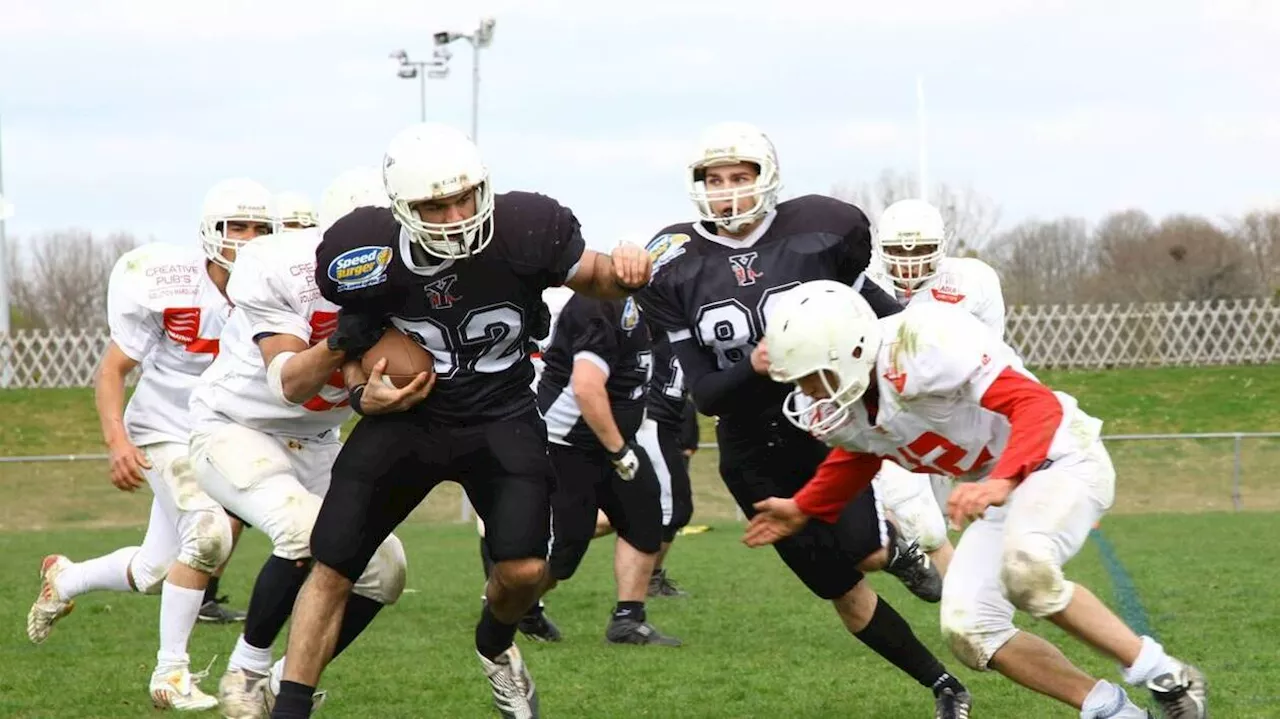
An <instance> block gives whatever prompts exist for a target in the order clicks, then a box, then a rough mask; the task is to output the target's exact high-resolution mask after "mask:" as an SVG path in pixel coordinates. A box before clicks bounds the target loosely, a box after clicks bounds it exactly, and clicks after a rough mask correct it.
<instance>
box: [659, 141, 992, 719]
mask: <svg viewBox="0 0 1280 719" xmlns="http://www.w3.org/2000/svg"><path fill="white" fill-rule="evenodd" d="M687 183H688V188H689V194H690V198H691V199H692V200H693V202H694V205H695V206H696V207H697V209H698V216H699V220H698V221H697V222H693V223H687V222H686V223H682V224H678V225H672V226H670V227H668V228H666V229H665V230H663V231H662V232H661V233H660V234H659V235H658V236H657V237H656V238H654V240H653V241H652V242H651V243H650V245H649V250H650V251H651V252H652V253H653V255H654V257H656V259H655V260H654V267H655V270H654V278H653V281H652V283H651V284H650V285H649V287H648V288H646V289H645V290H644V291H642V292H641V293H640V296H639V298H640V301H641V304H642V305H643V306H644V311H645V313H646V317H647V318H648V319H649V320H650V321H652V322H653V323H654V324H655V325H656V326H657V327H658V328H659V329H660V330H663V331H665V332H666V333H667V337H668V339H669V340H670V342H671V345H672V349H673V350H674V352H675V356H676V358H677V359H679V361H680V367H681V368H682V369H683V371H684V375H685V382H686V383H687V385H688V387H689V391H690V393H691V394H692V396H693V399H694V402H695V403H696V404H697V406H698V411H699V412H701V413H702V414H706V415H713V416H717V417H718V418H719V421H718V423H717V425H716V438H717V440H718V444H719V447H720V475H721V478H722V479H723V480H724V483H725V486H726V487H727V488H728V489H729V492H730V493H731V494H732V495H733V497H734V499H735V500H736V501H737V503H738V506H739V507H741V509H742V511H743V512H745V513H746V515H747V516H748V517H750V516H751V515H753V514H755V511H756V510H755V509H754V505H755V503H756V502H758V501H760V500H762V499H764V498H766V497H769V496H790V495H791V494H792V493H794V492H795V491H796V490H798V489H799V488H800V487H801V486H803V485H804V482H805V481H806V480H808V479H809V477H811V476H812V475H813V471H814V470H815V469H816V468H817V467H818V465H819V464H820V463H821V462H822V460H823V459H824V458H825V457H826V455H827V448H826V446H824V445H823V444H822V443H821V442H819V441H817V440H815V439H814V438H813V437H810V436H809V435H808V434H805V433H804V432H801V431H799V430H797V429H795V428H794V427H792V426H791V424H790V423H788V422H787V421H786V419H785V418H783V416H782V412H781V410H780V408H779V402H780V400H781V398H782V397H783V396H784V395H785V388H784V387H781V386H779V385H777V384H774V383H773V382H771V381H770V380H769V378H768V376H767V375H766V374H765V372H766V370H767V367H768V356H769V355H768V349H767V347H766V344H764V343H761V342H760V340H761V339H762V337H763V336H764V331H765V329H766V328H767V327H769V326H770V325H771V323H772V319H771V317H770V315H771V314H772V311H773V307H774V305H775V304H776V302H777V300H778V298H779V297H780V296H781V294H782V293H783V292H784V291H786V290H788V289H791V288H793V287H795V286H796V285H798V284H800V283H801V282H806V281H809V280H815V279H833V280H837V281H840V282H843V283H845V284H848V285H856V286H857V287H858V288H859V290H860V291H861V292H863V293H865V294H866V295H867V296H868V298H869V300H870V301H871V302H872V303H873V304H874V305H875V307H876V310H877V312H878V313H880V314H890V313H893V312H897V311H900V310H901V309H902V308H901V306H900V305H899V304H898V303H897V302H896V301H894V299H893V298H892V297H891V296H889V295H887V294H886V293H885V292H884V291H882V290H880V289H879V288H878V287H877V286H876V285H875V283H873V282H868V281H867V280H866V275H865V274H864V273H865V271H866V270H867V265H868V263H869V261H870V259H871V229H870V225H869V223H868V221H867V218H866V215H864V214H863V213H862V211H861V210H859V209H858V208H857V207H854V206H853V205H850V204H847V203H844V202H841V201H839V200H835V199H832V198H829V197H823V196H819V195H807V196H804V197H799V198H796V199H793V200H788V201H786V202H782V203H779V202H778V191H779V187H780V184H781V178H780V176H779V171H778V158H777V156H776V154H775V152H774V148H773V143H772V142H770V140H769V139H768V137H766V136H765V135H764V134H763V133H762V132H760V130H758V129H756V128H755V127H753V126H751V125H747V124H745V123H724V124H720V125H715V126H713V127H711V128H710V129H708V130H707V131H706V133H705V134H704V135H703V137H702V140H701V143H700V145H699V147H698V150H697V152H696V154H695V155H694V158H693V161H692V162H691V163H690V164H689V167H688V174H687ZM776 549H777V551H778V554H779V556H780V557H781V558H782V560H783V561H784V562H786V564H787V566H788V567H789V568H790V569H791V571H792V572H793V573H795V575H796V576H797V577H799V579H800V580H801V581H802V582H804V584H805V586H807V587H808V588H809V590H810V591H812V592H813V593H814V594H816V595H817V596H819V597H821V598H823V599H826V600H828V601H830V602H832V604H833V606H834V608H835V610H836V612H837V613H838V614H839V615H840V618H841V620H842V621H843V622H844V625H845V627H846V628H847V629H848V630H849V632H850V633H852V634H853V635H854V636H855V637H857V638H858V639H859V640H860V641H862V642H863V643H864V644H866V645H867V646H868V647H870V648H871V649H872V650H874V651H875V652H876V653H878V654H880V655H881V656H883V657H884V658H885V659H887V660H889V661H890V662H892V663H893V664H894V665H895V666H897V667H898V668H899V669H901V670H902V671H903V672H905V673H907V674H908V675H909V676H911V677H912V678H913V679H915V680H916V681H917V682H919V683H920V684H921V685H923V686H924V687H926V688H928V689H930V690H931V691H932V692H933V694H934V698H935V702H934V703H935V706H936V707H937V710H938V712H939V714H938V715H939V716H941V717H953V716H963V715H964V712H966V711H967V707H968V702H969V695H968V693H967V692H966V691H965V690H964V687H963V686H962V685H961V684H960V682H959V681H958V680H957V679H956V678H955V677H953V676H952V675H950V674H949V673H948V672H947V671H946V669H945V668H944V667H943V666H942V664H941V662H939V661H938V660H937V659H936V658H935V657H934V656H933V655H932V654H931V653H930V652H929V650H928V649H927V648H926V647H925V646H924V644H922V643H921V642H920V641H919V639H917V638H916V636H915V634H914V633H913V632H912V631H911V627H910V626H909V625H908V624H907V622H906V620H904V619H903V618H902V616H901V615H899V614H898V613H897V612H896V611H895V610H894V609H893V608H892V607H891V606H890V605H889V603H888V602H886V601H884V599H882V598H879V597H877V595H876V593H875V591H874V590H872V589H871V588H870V587H869V586H868V583H867V582H864V581H863V573H864V572H867V571H874V570H880V569H883V570H886V571H888V572H890V573H893V574H894V575H895V576H897V577H898V578H899V579H901V580H902V581H903V583H904V584H905V585H906V586H907V587H908V589H910V590H911V591H912V592H913V593H915V594H916V595H917V596H920V597H922V598H924V599H926V600H927V601H934V602H936V601H938V599H939V597H940V596H941V585H942V580H941V577H940V576H939V575H938V572H937V570H936V568H934V567H933V565H932V563H931V562H930V560H929V558H928V557H927V556H926V555H924V554H923V553H921V552H920V551H919V549H918V547H916V546H915V545H912V544H909V543H908V542H907V541H906V540H905V539H903V537H902V536H901V535H900V533H899V532H898V531H897V529H896V528H895V527H894V526H893V525H892V524H891V523H888V522H886V521H885V520H884V517H883V516H882V515H881V511H880V505H879V502H878V500H877V499H876V496H875V493H874V491H869V492H866V493H864V494H863V495H862V496H861V497H860V498H859V499H858V500H857V501H855V502H854V503H853V504H852V505H850V507H849V509H848V511H846V512H845V513H844V515H843V516H842V517H841V518H840V521H839V522H838V523H836V524H834V525H827V524H822V525H819V524H816V523H815V524H813V525H810V526H809V527H807V528H806V529H805V530H804V531H803V532H801V533H800V534H798V535H797V536H795V537H791V538H788V539H787V540H786V541H783V542H780V543H779V544H778V545H776Z"/></svg>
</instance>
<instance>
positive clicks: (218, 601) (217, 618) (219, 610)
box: [196, 595, 246, 624]
mask: <svg viewBox="0 0 1280 719" xmlns="http://www.w3.org/2000/svg"><path fill="white" fill-rule="evenodd" d="M226 603H227V597H226V596H225V595H224V596H221V597H217V598H215V599H210V600H209V601H207V602H205V603H204V604H202V605H201V606H200V614H198V615H196V618H197V619H199V620H200V621H202V622H205V623H208V624H235V623H236V622H243V621H244V618H245V616H246V615H245V613H244V612H242V611H240V610H238V609H231V608H229V607H227V604H226Z"/></svg>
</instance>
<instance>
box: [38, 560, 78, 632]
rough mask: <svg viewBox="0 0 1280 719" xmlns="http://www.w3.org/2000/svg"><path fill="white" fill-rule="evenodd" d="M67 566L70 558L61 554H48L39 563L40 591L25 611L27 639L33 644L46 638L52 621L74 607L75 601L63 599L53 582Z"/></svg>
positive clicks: (65, 614)
mask: <svg viewBox="0 0 1280 719" xmlns="http://www.w3.org/2000/svg"><path fill="white" fill-rule="evenodd" d="M69 566H71V560H70V559H67V558H66V557H64V556H62V555H61V554H50V555H49V556H47V557H45V558H44V561H42V562H41V563H40V593H39V594H38V595H36V601H35V603H34V604H32V605H31V610H30V611H28V612H27V639H30V640H31V641H32V642H33V643H35V644H40V643H42V642H43V641H44V640H46V639H48V638H49V632H51V631H53V624H54V622H56V621H58V620H59V619H61V618H63V617H65V616H67V615H68V614H70V613H71V610H73V609H75V608H76V603H75V601H74V600H71V599H63V598H62V596H61V595H60V594H58V588H57V586H56V585H55V584H54V582H55V581H56V580H57V578H58V575H59V574H61V573H62V570H64V569H66V568H67V567H69Z"/></svg>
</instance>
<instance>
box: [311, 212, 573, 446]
mask: <svg viewBox="0 0 1280 719" xmlns="http://www.w3.org/2000/svg"><path fill="white" fill-rule="evenodd" d="M493 222H494V230H493V239H492V241H491V242H490V243H489V245H488V247H486V248H484V250H482V251H481V252H480V253H479V254H477V255H474V256H472V257H469V258H466V259H462V260H445V261H440V260H438V259H437V258H431V257H429V256H427V255H426V254H425V253H424V252H423V251H422V250H421V248H419V247H418V246H417V245H416V244H415V243H413V242H412V241H411V240H410V238H409V235H408V233H407V232H404V231H402V229H401V227H400V223H399V222H397V221H396V219H395V217H394V216H393V215H392V213H391V210H389V209H386V208H379V207H363V208H360V209H357V210H355V211H354V212H352V213H351V214H349V215H346V216H345V217H343V218H342V219H340V220H338V221H337V222H336V223H334V224H333V226H332V227H330V228H329V229H328V230H326V231H325V233H324V239H323V241H322V242H321V243H320V245H319V247H317V248H316V284H317V285H318V286H319V288H320V292H321V294H323V295H324V297H325V299H327V300H329V301H331V302H334V303H335V304H338V305H340V306H341V307H343V308H344V309H349V310H353V311H359V312H368V313H375V314H382V315H385V316H389V317H390V319H391V322H392V323H393V324H394V325H395V326H396V327H397V328H399V329H400V330H401V331H402V332H404V333H405V334H407V335H409V336H410V337H412V338H413V339H414V341H416V342H417V343H418V344H419V345H421V346H422V347H424V348H426V349H427V350H428V351H429V352H431V354H432V356H433V357H434V359H435V370H436V373H437V379H436V384H435V388H434V389H432V391H431V394H430V395H428V396H427V399H426V400H424V401H423V402H422V403H420V404H419V405H417V406H416V407H414V408H413V410H411V411H413V412H416V413H421V414H423V415H424V417H425V418H426V419H427V421H432V422H440V423H442V424H449V425H469V424H480V423H484V422H490V421H495V420H500V419H505V418H509V417H513V416H515V415H518V414H520V413H522V412H527V411H531V410H532V409H533V408H534V406H535V397H534V394H533V391H532V390H531V389H530V383H532V381H533V365H532V364H531V363H530V361H529V351H530V348H531V347H533V346H534V343H533V342H532V339H533V338H532V336H531V333H532V332H533V331H535V327H534V325H536V324H537V323H538V318H537V315H538V314H539V312H540V311H541V305H542V291H543V290H545V289H546V288H547V287H552V286H557V285H561V284H563V283H564V281H565V279H566V278H567V277H568V276H569V275H570V274H571V273H572V272H573V271H574V269H575V268H576V266H577V264H578V262H579V261H580V260H581V258H582V253H583V251H584V248H585V245H584V243H583V240H582V234H581V232H580V230H579V225H578V221H577V219H576V218H575V217H574V216H573V213H572V212H571V211H569V209H568V208H565V207H563V206H561V205H560V204H559V203H557V202H556V201H555V200H553V199H551V198H549V197H546V196H543V195H538V194H533V193H527V192H509V193H505V194H501V195H497V196H496V197H495V198H494V212H493ZM433 263H434V264H433Z"/></svg>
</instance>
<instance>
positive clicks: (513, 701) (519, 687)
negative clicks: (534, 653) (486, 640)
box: [476, 644, 538, 719]
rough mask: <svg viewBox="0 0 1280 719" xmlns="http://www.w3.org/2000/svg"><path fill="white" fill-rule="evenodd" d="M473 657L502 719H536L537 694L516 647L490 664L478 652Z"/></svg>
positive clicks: (513, 646)
mask: <svg viewBox="0 0 1280 719" xmlns="http://www.w3.org/2000/svg"><path fill="white" fill-rule="evenodd" d="M476 656H478V657H480V663H481V664H482V665H483V666H484V674H485V676H486V677H488V678H489V685H490V687H492V689H493V705H494V706H495V707H497V709H498V713H499V714H501V715H502V717H503V719H538V690H537V688H536V687H534V686H533V678H532V677H530V676H529V670H528V668H527V667H525V664H524V658H523V657H521V656H520V650H519V649H517V648H516V645H514V644H512V645H511V647H510V648H509V649H507V651H505V652H503V653H502V654H499V655H498V657H497V658H496V659H494V660H492V661H490V660H489V659H486V658H485V657H484V655H482V654H480V653H479V652H477V653H476Z"/></svg>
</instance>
